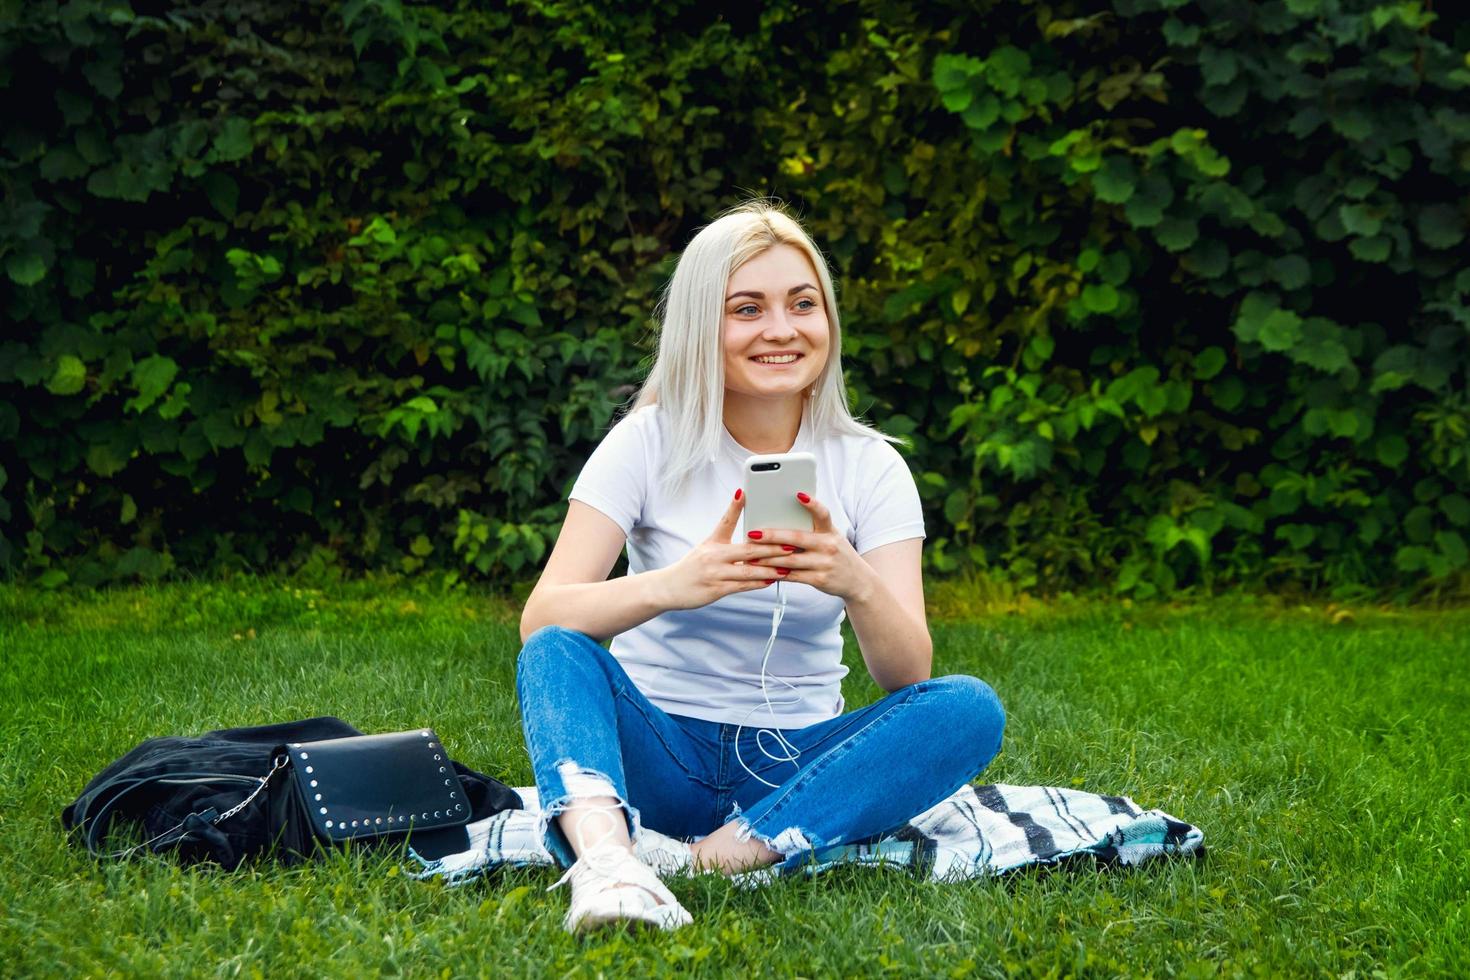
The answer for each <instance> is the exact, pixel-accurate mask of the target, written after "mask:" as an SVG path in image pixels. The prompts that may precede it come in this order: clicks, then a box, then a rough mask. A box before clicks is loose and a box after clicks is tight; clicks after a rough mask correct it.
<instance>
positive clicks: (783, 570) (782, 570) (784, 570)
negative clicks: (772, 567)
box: [776, 568, 791, 575]
mask: <svg viewBox="0 0 1470 980" xmlns="http://www.w3.org/2000/svg"><path fill="white" fill-rule="evenodd" d="M776 574H777V575H790V574H791V569H789V568H778V569H776Z"/></svg>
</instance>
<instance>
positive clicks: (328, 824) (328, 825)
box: [327, 820, 332, 829]
mask: <svg viewBox="0 0 1470 980" xmlns="http://www.w3.org/2000/svg"><path fill="white" fill-rule="evenodd" d="M331 826H332V821H330V820H328V821H327V827H328V829H330V828H331Z"/></svg>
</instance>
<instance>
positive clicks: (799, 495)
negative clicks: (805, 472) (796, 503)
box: [796, 490, 812, 504]
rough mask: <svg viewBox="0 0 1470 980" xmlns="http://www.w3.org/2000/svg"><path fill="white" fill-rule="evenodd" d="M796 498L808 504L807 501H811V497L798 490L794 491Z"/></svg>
mask: <svg viewBox="0 0 1470 980" xmlns="http://www.w3.org/2000/svg"><path fill="white" fill-rule="evenodd" d="M796 499H797V500H800V501H801V502H802V503H804V504H809V503H811V502H812V498H810V497H808V496H807V495H806V494H804V493H802V492H801V491H800V490H798V491H796Z"/></svg>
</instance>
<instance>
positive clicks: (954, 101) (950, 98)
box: [939, 86, 975, 112]
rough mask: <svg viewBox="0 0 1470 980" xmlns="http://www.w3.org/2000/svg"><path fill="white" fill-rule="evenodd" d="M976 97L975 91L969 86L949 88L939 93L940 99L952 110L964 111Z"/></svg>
mask: <svg viewBox="0 0 1470 980" xmlns="http://www.w3.org/2000/svg"><path fill="white" fill-rule="evenodd" d="M974 98H975V92H974V90H973V89H971V88H969V87H968V86H966V87H962V88H952V89H948V90H947V91H942V92H940V95H939V101H940V102H943V103H944V107H945V108H946V109H948V110H949V111H950V112H964V111H965V109H967V108H969V105H970V102H971V101H973V100H974Z"/></svg>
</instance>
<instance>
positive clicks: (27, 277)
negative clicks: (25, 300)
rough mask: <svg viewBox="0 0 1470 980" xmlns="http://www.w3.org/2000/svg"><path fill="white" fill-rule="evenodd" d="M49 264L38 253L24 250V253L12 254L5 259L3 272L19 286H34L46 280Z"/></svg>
mask: <svg viewBox="0 0 1470 980" xmlns="http://www.w3.org/2000/svg"><path fill="white" fill-rule="evenodd" d="M49 265H50V263H48V262H47V261H46V257H45V256H44V255H42V254H41V252H40V251H38V250H36V249H34V248H29V247H27V248H25V250H24V251H19V252H12V253H10V254H9V255H7V256H6V257H5V271H6V273H8V274H9V276H10V278H11V280H12V281H13V282H15V283H16V284H17V285H20V286H34V285H35V284H36V283H38V282H40V281H41V280H42V279H45V278H46V269H47V268H48V266H49Z"/></svg>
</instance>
